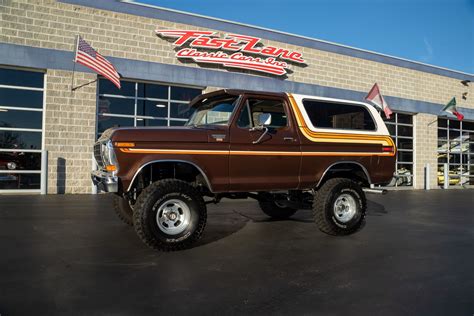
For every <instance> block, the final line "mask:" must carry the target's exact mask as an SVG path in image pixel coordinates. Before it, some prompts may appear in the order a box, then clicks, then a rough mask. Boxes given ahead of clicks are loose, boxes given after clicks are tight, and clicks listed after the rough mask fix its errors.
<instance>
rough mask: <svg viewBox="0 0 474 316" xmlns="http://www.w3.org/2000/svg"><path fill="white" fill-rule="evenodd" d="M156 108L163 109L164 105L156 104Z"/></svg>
mask: <svg viewBox="0 0 474 316" xmlns="http://www.w3.org/2000/svg"><path fill="white" fill-rule="evenodd" d="M156 107H157V108H165V107H166V105H164V104H157V105H156Z"/></svg>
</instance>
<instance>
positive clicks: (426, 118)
mask: <svg viewBox="0 0 474 316" xmlns="http://www.w3.org/2000/svg"><path fill="white" fill-rule="evenodd" d="M413 128H414V131H413V137H414V140H413V141H414V155H415V156H414V163H415V165H414V183H413V187H414V188H415V189H423V188H424V183H425V180H424V177H425V165H426V164H427V163H429V164H430V175H429V179H430V187H431V188H432V189H435V188H438V177H437V170H438V154H437V150H438V117H437V116H436V115H432V114H425V113H419V114H417V115H415V116H414V126H413Z"/></svg>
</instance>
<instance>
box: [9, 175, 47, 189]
mask: <svg viewBox="0 0 474 316" xmlns="http://www.w3.org/2000/svg"><path fill="white" fill-rule="evenodd" d="M40 184H41V175H40V174H39V173H0V190H21V189H23V190H25V189H26V190H32V189H39V188H40Z"/></svg>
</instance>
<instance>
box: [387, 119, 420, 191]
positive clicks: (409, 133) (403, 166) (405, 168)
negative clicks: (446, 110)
mask: <svg viewBox="0 0 474 316" xmlns="http://www.w3.org/2000/svg"><path fill="white" fill-rule="evenodd" d="M385 124H386V125H387V128H388V131H389V132H390V136H391V137H392V139H393V141H394V142H395V144H396V145H397V160H396V171H395V177H394V178H393V179H392V181H391V182H390V184H389V186H395V187H398V186H412V185H413V115H411V114H404V113H393V115H392V117H391V118H390V119H386V120H385Z"/></svg>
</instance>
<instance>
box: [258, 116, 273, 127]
mask: <svg viewBox="0 0 474 316" xmlns="http://www.w3.org/2000/svg"><path fill="white" fill-rule="evenodd" d="M271 123H272V115H271V114H270V113H260V115H259V116H258V122H257V125H258V126H259V127H264V126H268V125H270V124H271Z"/></svg>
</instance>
